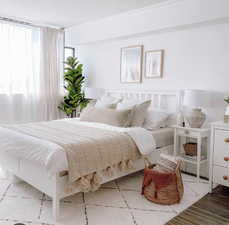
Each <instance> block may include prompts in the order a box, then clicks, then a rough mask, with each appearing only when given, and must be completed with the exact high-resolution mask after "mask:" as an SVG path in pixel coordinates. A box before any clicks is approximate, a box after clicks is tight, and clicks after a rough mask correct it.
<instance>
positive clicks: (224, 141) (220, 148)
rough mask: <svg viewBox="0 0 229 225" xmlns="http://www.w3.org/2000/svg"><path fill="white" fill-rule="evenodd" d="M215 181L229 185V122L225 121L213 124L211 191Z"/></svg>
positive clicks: (210, 172) (210, 170)
mask: <svg viewBox="0 0 229 225" xmlns="http://www.w3.org/2000/svg"><path fill="white" fill-rule="evenodd" d="M213 183H216V184H221V185H224V186H227V187H229V124H228V123H224V122H215V123H212V125H211V151H210V169H209V184H210V190H209V191H210V192H211V191H212V188H213Z"/></svg>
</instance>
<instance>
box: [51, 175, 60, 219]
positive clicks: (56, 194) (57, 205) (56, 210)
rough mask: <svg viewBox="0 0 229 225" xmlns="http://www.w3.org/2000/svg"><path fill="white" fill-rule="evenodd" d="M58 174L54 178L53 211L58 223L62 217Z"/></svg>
mask: <svg viewBox="0 0 229 225" xmlns="http://www.w3.org/2000/svg"><path fill="white" fill-rule="evenodd" d="M58 178H59V176H58V174H57V175H56V176H55V177H54V187H53V199H52V210H53V217H54V219H55V221H57V220H58V219H59V217H60V197H59V196H60V195H59V190H58Z"/></svg>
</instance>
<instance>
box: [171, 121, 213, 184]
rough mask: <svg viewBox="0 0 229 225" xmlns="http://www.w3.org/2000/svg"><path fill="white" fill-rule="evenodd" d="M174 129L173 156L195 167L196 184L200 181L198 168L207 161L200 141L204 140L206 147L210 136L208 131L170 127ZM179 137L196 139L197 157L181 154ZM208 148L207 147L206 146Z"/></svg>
mask: <svg viewBox="0 0 229 225" xmlns="http://www.w3.org/2000/svg"><path fill="white" fill-rule="evenodd" d="M172 127H173V128H174V156H180V157H181V158H182V159H183V161H184V162H185V163H192V164H194V165H196V167H197V168H196V169H197V173H196V175H197V182H199V179H200V166H201V165H202V164H203V163H206V162H207V161H208V155H207V153H206V155H204V154H203V153H201V152H202V147H203V145H202V141H203V139H206V144H207V145H208V137H209V135H210V129H200V128H189V127H180V126H177V125H175V126H172ZM180 137H185V138H193V139H197V155H196V156H190V155H186V154H185V153H182V152H181V149H182V147H181V143H180ZM207 147H208V146H207Z"/></svg>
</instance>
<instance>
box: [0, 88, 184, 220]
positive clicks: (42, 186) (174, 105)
mask: <svg viewBox="0 0 229 225" xmlns="http://www.w3.org/2000/svg"><path fill="white" fill-rule="evenodd" d="M106 94H107V95H112V96H120V97H122V98H127V97H128V98H130V97H135V98H141V99H149V98H150V99H152V100H153V102H154V104H155V106H157V107H160V108H164V109H165V110H169V111H170V112H171V113H173V114H174V115H175V114H176V112H178V110H179V108H180V92H179V91H144V92H135V91H120V90H108V91H106ZM66 123H69V126H72V127H73V124H79V123H80V121H77V119H73V120H72V121H70V120H67V121H65V120H60V121H57V122H56V123H54V122H53V124H55V126H57V125H58V126H60V125H61V126H62V127H63V126H65V124H66ZM49 124H51V122H50V123H49ZM55 126H54V127H52V129H55ZM85 126H86V127H87V126H88V125H87V123H86V125H85ZM96 126H97V125H96ZM89 127H90V126H89ZM27 128H28V127H27ZM81 129H82V128H81ZM90 129H93V128H90ZM109 129H110V128H109ZM27 132H29V130H28V131H27ZM42 132H43V130H42V131H41V133H42ZM106 132H107V131H106ZM125 132H127V131H126V130H125ZM131 132H132V133H133V131H132V130H131ZM131 132H130V134H129V136H131ZM137 132H139V131H138V130H135V132H134V135H133V137H132V138H133V139H134V136H136V138H135V139H136V140H135V144H136V145H137V146H138V147H139V146H140V145H141V144H143V145H144V144H145V145H147V144H148V145H149V144H151V142H150V139H145V140H144V141H145V142H148V143H144V142H143V143H140V144H139V145H138V141H139V140H138V139H139V138H138V134H139V136H140V135H142V133H137ZM150 132H151V135H152V137H153V139H154V141H155V149H154V151H152V152H150V154H148V155H147V160H148V161H150V162H151V163H155V162H156V161H157V159H158V158H159V155H160V153H161V152H163V153H164V152H169V151H172V147H173V130H172V129H171V128H160V129H158V130H153V131H150ZM143 134H144V133H143ZM16 135H17V134H16ZM23 135H24V136H25V137H26V138H27V135H28V134H26V133H23V134H22V138H21V139H20V135H19V137H17V136H12V138H11V139H12V140H9V141H12V143H13V142H15V140H16V139H17V138H18V141H19V142H20V140H22V139H23ZM43 135H44V134H43ZM112 135H113V134H112ZM6 136H7V134H6ZM53 137H55V133H54V135H53ZM53 137H52V138H53ZM146 137H147V135H146ZM13 139H14V140H13ZM63 140H64V137H63ZM105 141H106V139H105ZM140 142H141V140H140ZM15 143H16V142H15ZM152 144H153V143H152ZM45 145H46V143H45V142H44V146H45ZM47 145H48V143H47ZM124 146H125V143H124ZM16 147H17V146H16ZM16 147H15V148H16ZM19 150H21V149H19ZM30 150H31V151H30V152H31V154H30V157H22V155H17V154H18V153H17V154H11V153H9V152H4V151H0V163H1V165H2V166H3V168H4V169H6V170H8V171H9V172H10V173H11V174H13V175H14V176H15V177H16V178H18V179H21V180H24V181H26V182H27V183H29V184H31V185H32V186H34V187H35V188H37V189H38V190H40V191H42V192H43V193H45V194H46V195H48V196H49V197H51V198H52V199H53V216H54V218H55V219H56V220H57V219H58V218H59V214H60V212H59V205H60V200H61V199H63V198H65V197H67V196H70V195H73V194H76V193H78V192H80V191H82V189H81V188H77V187H78V186H75V187H74V188H72V187H71V186H69V179H70V177H72V175H71V173H70V171H71V169H70V167H69V165H68V162H67V160H66V158H67V157H66V155H65V152H63V151H61V150H60V151H59V153H58V154H56V155H55V157H53V158H52V157H50V158H51V159H49V161H50V162H51V164H53V165H54V166H53V167H52V166H50V165H51V164H50V165H48V166H44V164H42V157H37V156H39V154H38V152H35V151H33V149H30ZM120 151H122V149H121V150H120ZM19 153H20V151H19ZM34 155H35V156H36V157H37V158H39V160H40V161H39V160H37V161H34V160H32V159H33V158H31V157H34ZM50 155H51V154H50ZM52 156H53V155H52ZM133 157H135V156H133ZM46 158H47V157H46ZM55 162H58V163H55ZM128 162H130V160H128V161H126V165H125V166H126V167H128ZM132 163H133V165H132V166H131V167H129V168H128V169H125V170H122V169H116V170H115V171H114V172H113V173H112V174H110V175H109V176H104V177H103V180H102V182H101V183H106V182H108V181H111V180H114V179H117V178H119V177H122V176H125V175H128V174H130V173H134V172H136V171H139V170H142V169H143V168H144V167H145V158H144V157H135V158H134V160H133V162H132ZM47 168H48V169H47ZM50 168H51V169H50ZM107 168H108V169H109V167H107ZM49 169H50V170H49ZM93 174H95V173H93ZM81 183H82V182H81ZM69 187H70V188H69Z"/></svg>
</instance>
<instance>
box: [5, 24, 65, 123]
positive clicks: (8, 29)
mask: <svg viewBox="0 0 229 225" xmlns="http://www.w3.org/2000/svg"><path fill="white" fill-rule="evenodd" d="M47 29H48V31H49V32H51V31H52V32H53V33H54V34H53V36H51V38H52V40H54V41H55V40H58V41H55V42H54V43H53V44H52V42H53V41H52V40H51V41H52V42H50V45H51V46H52V49H47V46H48V44H47V42H49V41H50V39H47V40H44V38H43V37H44V36H45V35H46V33H47ZM62 33H63V32H59V30H56V29H51V28H44V29H43V28H35V27H31V26H25V25H19V24H14V23H8V22H0V123H20V122H29V121H40V120H47V119H56V118H58V110H57V108H56V107H57V102H58V100H56V99H58V98H59V96H58V94H59V88H60V87H59V81H58V80H59V79H60V77H61V76H60V73H61V67H62V65H63V64H62V62H63V58H62V59H61V56H60V57H57V55H58V54H59V51H60V46H62V45H63V43H61V41H62V40H61V39H60V38H59V35H62V36H63V34H62ZM45 55H47V57H48V58H49V60H46V61H44V60H43V59H44V57H45ZM50 58H52V59H50ZM53 77H58V78H57V79H56V80H55V79H53ZM52 82H54V83H52ZM47 84H48V85H47ZM44 93H45V95H44ZM52 101H54V102H55V105H54V104H52Z"/></svg>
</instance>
